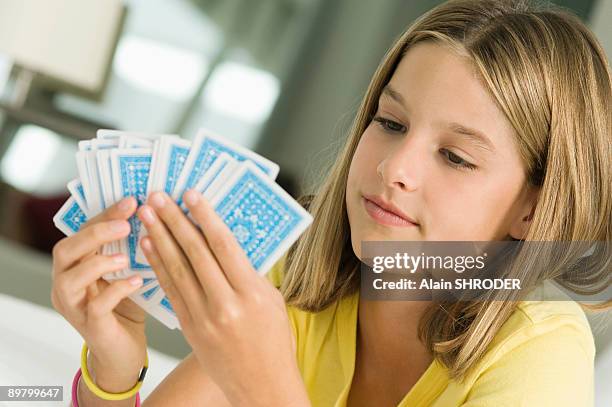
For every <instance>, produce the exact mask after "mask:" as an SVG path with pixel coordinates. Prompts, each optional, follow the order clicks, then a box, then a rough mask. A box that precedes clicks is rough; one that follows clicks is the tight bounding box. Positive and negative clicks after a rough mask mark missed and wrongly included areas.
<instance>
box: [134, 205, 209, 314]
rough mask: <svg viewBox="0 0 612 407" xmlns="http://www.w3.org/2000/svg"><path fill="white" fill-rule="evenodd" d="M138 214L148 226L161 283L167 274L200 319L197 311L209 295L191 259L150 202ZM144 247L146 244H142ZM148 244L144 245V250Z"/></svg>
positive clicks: (168, 281) (167, 277)
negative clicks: (206, 295)
mask: <svg viewBox="0 0 612 407" xmlns="http://www.w3.org/2000/svg"><path fill="white" fill-rule="evenodd" d="M138 216H139V218H140V219H141V220H142V222H143V223H144V225H145V226H146V228H147V232H148V237H149V239H150V241H151V243H152V245H151V246H152V247H154V248H155V253H156V254H157V257H158V259H159V260H158V259H155V260H157V263H156V264H157V265H158V269H157V270H156V269H155V267H153V270H154V271H155V272H156V275H157V272H158V271H159V274H160V275H162V276H161V277H160V276H159V275H158V279H159V280H160V285H161V284H162V278H164V279H165V281H166V284H167V285H168V287H169V289H170V290H172V289H174V291H175V292H176V293H177V294H176V296H180V297H181V299H182V300H183V302H184V303H185V305H186V306H187V308H188V309H189V310H190V312H192V313H193V314H194V317H195V319H196V320H197V319H198V317H199V315H200V314H199V313H198V311H199V310H202V311H203V308H204V304H205V303H204V300H205V299H206V297H205V294H204V290H203V289H202V286H201V284H200V282H199V281H198V279H197V278H196V276H195V274H194V272H193V270H192V268H191V264H190V263H189V260H187V258H186V257H185V255H184V254H183V251H182V249H181V248H180V247H179V246H178V243H176V241H175V240H174V237H173V236H172V235H171V234H170V232H169V231H168V230H167V229H166V226H165V225H164V224H163V222H161V220H160V219H159V218H158V217H157V215H156V214H155V212H154V211H153V209H152V208H151V207H150V206H148V205H143V206H142V207H141V208H140V210H139V211H138ZM141 247H143V246H142V244H141ZM146 248H147V247H143V250H145V249H146ZM162 288H163V286H162ZM164 290H165V288H164Z"/></svg>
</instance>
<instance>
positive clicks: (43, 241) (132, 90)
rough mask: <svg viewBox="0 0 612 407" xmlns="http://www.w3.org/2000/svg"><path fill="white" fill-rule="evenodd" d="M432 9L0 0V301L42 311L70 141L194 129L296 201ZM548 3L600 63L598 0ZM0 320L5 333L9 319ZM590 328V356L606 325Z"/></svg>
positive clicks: (160, 337)
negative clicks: (382, 71) (571, 20)
mask: <svg viewBox="0 0 612 407" xmlns="http://www.w3.org/2000/svg"><path fill="white" fill-rule="evenodd" d="M438 3H440V1H434V0H413V1H406V0H377V1H365V0H327V1H323V0H122V1H121V0H0V294H1V293H4V294H6V295H7V296H6V297H5V300H6V298H8V296H9V295H10V296H12V297H14V298H19V299H20V300H23V301H24V302H27V303H28V304H34V305H36V306H40V307H42V308H41V309H43V308H46V309H48V308H49V307H50V305H51V304H50V298H49V295H50V272H51V266H50V257H49V253H50V250H51V248H52V246H53V245H54V244H55V242H56V241H57V240H59V239H60V238H62V237H63V235H62V234H61V232H59V231H58V230H56V229H55V227H54V226H53V222H52V217H53V214H55V212H56V211H57V210H58V209H59V207H60V206H61V204H62V203H63V202H64V201H65V200H66V198H67V197H68V192H67V190H66V184H67V182H68V181H70V180H71V179H73V178H75V177H76V176H77V170H76V165H75V160H74V154H75V152H76V150H77V142H78V141H79V140H84V139H90V138H93V137H95V132H96V130H97V129H99V128H108V129H120V130H134V131H144V132H152V133H164V134H171V133H175V134H180V135H181V136H182V137H185V138H192V137H193V136H195V134H196V131H197V129H198V128H199V127H206V128H209V129H211V130H213V131H214V132H216V133H218V134H220V135H223V136H225V137H228V138H230V139H232V140H234V141H236V142H238V143H240V144H242V145H244V146H246V147H248V148H251V149H253V150H255V151H256V152H258V153H260V154H262V155H264V156H265V157H267V158H269V159H271V160H273V161H275V162H276V163H278V164H279V165H280V168H281V172H280V175H279V178H278V183H279V184H280V185H281V186H283V188H284V189H285V190H287V191H288V192H289V193H290V194H292V195H293V196H294V197H297V196H298V195H300V194H301V193H304V192H306V191H308V190H310V188H311V187H312V186H313V185H316V184H317V183H318V182H319V181H320V179H321V178H320V177H321V174H322V173H324V172H325V168H327V166H328V165H329V164H330V163H332V162H333V159H334V157H335V155H336V153H337V150H338V148H339V147H340V146H341V145H342V143H343V141H344V137H345V135H346V132H347V130H348V128H349V126H350V124H351V120H352V118H353V115H354V113H355V112H356V109H357V107H358V104H359V102H360V101H361V98H362V96H363V94H364V92H365V89H366V87H367V84H368V82H369V80H370V78H371V76H372V74H373V73H374V70H375V69H376V66H377V65H378V63H379V61H380V60H381V58H382V56H383V55H384V53H385V52H386V50H387V48H388V47H389V46H390V45H391V44H392V42H393V40H394V39H395V38H396V37H397V36H398V35H399V34H400V33H401V32H402V31H403V30H404V29H405V28H406V27H407V26H408V25H409V24H410V23H411V22H412V21H413V20H414V19H415V18H416V17H417V16H419V15H420V14H422V13H423V12H425V11H427V10H428V9H430V8H431V7H433V6H435V5H436V4H438ZM555 3H557V4H559V5H561V6H564V7H567V8H569V9H571V10H572V11H573V12H575V13H576V14H578V15H579V16H580V17H581V18H582V19H583V20H584V21H586V22H587V24H588V25H589V26H590V27H591V28H592V30H593V31H594V32H595V33H596V35H597V36H598V37H599V39H600V41H601V42H602V43H603V45H604V47H605V48H606V50H607V53H608V55H612V24H610V21H612V0H563V1H562V0H559V1H556V2H555ZM6 303H7V304H8V300H6ZM22 305H23V304H21V305H19V307H21V306H22ZM23 306H24V307H27V305H23ZM19 307H17V308H14V312H13V313H12V318H22V317H21V314H20V313H21V312H25V310H26V308H19ZM51 311H52V310H51ZM33 312H34V313H37V312H38V311H33ZM41 312H42V311H41ZM28 315H29V314H28ZM32 315H34V314H32ZM44 315H45V317H44V318H46V319H43V320H44V321H48V320H49V318H52V317H51V315H52V314H48V315H47V314H44ZM10 318H11V317H10V316H9V313H8V312H6V311H5V318H4V320H5V322H4V323H5V324H6V327H5V328H6V329H9V328H8V327H9V326H11V325H14V324H15V322H16V321H23V319H10ZM32 318H34V317H32ZM57 323H58V324H60V323H61V322H59V321H57ZM596 325H597V326H596V327H595V328H594V329H595V330H596V331H597V341H598V346H599V347H600V349H602V353H603V349H604V345H605V344H607V343H608V342H609V337H610V332H609V331H610V329H609V323H608V322H606V321H604V322H601V323H597V324H596ZM3 329H4V328H1V325H0V331H2V330H3ZM148 329H149V330H150V334H149V343H150V345H151V346H152V348H154V349H157V350H159V351H161V352H163V353H165V354H168V355H170V356H171V357H173V358H182V357H184V356H185V355H186V354H187V353H188V351H189V348H188V346H187V345H186V343H185V342H184V341H183V339H182V337H181V335H180V333H179V332H178V331H169V330H167V329H165V328H163V327H162V326H161V325H159V324H157V323H156V321H154V320H152V319H151V324H150V326H149V327H148ZM58 340H59V339H58ZM71 340H74V338H73V339H71ZM77 342H78V341H77ZM78 346H80V345H78ZM78 346H77V347H76V348H72V349H70V350H69V352H67V354H68V353H70V354H72V353H75V354H78V350H79V347H78ZM609 353H610V352H608V355H609ZM77 356H78V355H77ZM67 357H68V356H67ZM608 359H611V358H610V357H608ZM169 360H170V365H171V364H172V361H173V360H174V359H169ZM1 362H2V356H1V354H0V371H1V370H2V364H1ZM58 363H61V362H58ZM170 365H168V366H170ZM610 365H611V363H608V364H607V365H605V369H607V370H605V372H604V371H603V370H602V369H604V364H603V363H601V366H602V367H601V368H600V370H601V371H602V372H603V373H600V376H601V377H607V378H608V379H609V378H610V377H612V375H611V367H610ZM75 366H76V365H75ZM73 367H74V366H70V369H72V368H73ZM75 369H76V367H75ZM1 379H2V376H1V375H0V384H3V383H2V380H1ZM29 380H31V379H29ZM602 397H603V396H602ZM601 405H604V404H601ZM608 405H612V401H611V402H610V404H608Z"/></svg>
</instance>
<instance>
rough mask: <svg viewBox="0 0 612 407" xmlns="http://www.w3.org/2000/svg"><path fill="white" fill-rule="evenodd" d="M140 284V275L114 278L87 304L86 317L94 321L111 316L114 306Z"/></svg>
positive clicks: (100, 320)
mask: <svg viewBox="0 0 612 407" xmlns="http://www.w3.org/2000/svg"><path fill="white" fill-rule="evenodd" d="M141 286H142V277H141V276H138V275H136V276H131V277H130V278H128V279H122V280H115V281H113V282H112V283H110V284H109V285H108V287H106V288H104V289H103V290H102V291H101V292H100V294H98V296H97V297H95V298H94V299H93V300H91V301H89V303H88V304H87V318H88V319H96V320H97V321H96V322H104V321H102V320H104V319H106V318H110V317H111V315H112V314H111V313H112V311H113V310H114V309H115V307H116V306H117V305H118V304H119V302H121V300H123V299H124V298H125V297H127V296H128V295H130V294H132V293H133V292H134V291H136V290H137V289H139V288H140V287H141Z"/></svg>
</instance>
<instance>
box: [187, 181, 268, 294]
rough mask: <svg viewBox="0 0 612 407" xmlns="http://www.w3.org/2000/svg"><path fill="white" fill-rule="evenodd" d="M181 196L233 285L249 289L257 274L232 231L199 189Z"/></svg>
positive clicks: (238, 289)
mask: <svg viewBox="0 0 612 407" xmlns="http://www.w3.org/2000/svg"><path fill="white" fill-rule="evenodd" d="M183 200H184V202H185V203H186V204H187V207H188V208H189V210H190V211H191V216H193V218H194V220H195V221H196V223H198V224H199V225H200V228H201V229H202V233H203V234H204V237H205V238H206V242H207V243H208V246H209V247H210V249H211V251H212V253H213V255H214V256H215V258H216V259H217V261H218V263H219V265H220V266H221V269H222V270H223V271H224V272H225V275H226V276H227V279H228V281H229V282H230V284H231V285H232V287H234V289H235V290H236V291H248V290H249V287H253V285H254V284H256V279H257V274H256V273H253V272H252V271H253V266H252V265H251V262H250V261H249V259H248V257H247V255H246V253H245V252H244V249H242V247H241V246H240V244H239V243H238V241H237V240H236V238H235V237H234V234H233V233H232V231H231V230H230V229H229V228H228V227H227V225H226V224H225V222H223V220H222V219H221V218H220V217H219V216H218V215H217V213H216V212H215V210H214V208H213V207H212V205H211V204H210V202H209V201H208V200H207V199H205V198H204V197H203V196H202V195H201V194H200V193H198V192H196V191H194V190H189V191H187V192H186V193H185V195H184V199H183Z"/></svg>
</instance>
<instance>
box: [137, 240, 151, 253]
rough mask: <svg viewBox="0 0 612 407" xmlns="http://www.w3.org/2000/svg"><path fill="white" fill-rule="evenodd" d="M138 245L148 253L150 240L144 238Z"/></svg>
mask: <svg viewBox="0 0 612 407" xmlns="http://www.w3.org/2000/svg"><path fill="white" fill-rule="evenodd" d="M140 244H141V245H142V248H143V249H145V250H146V251H148V252H150V251H151V249H152V247H151V240H149V239H148V238H146V237H145V238H144V239H142V241H141V242H140Z"/></svg>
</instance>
